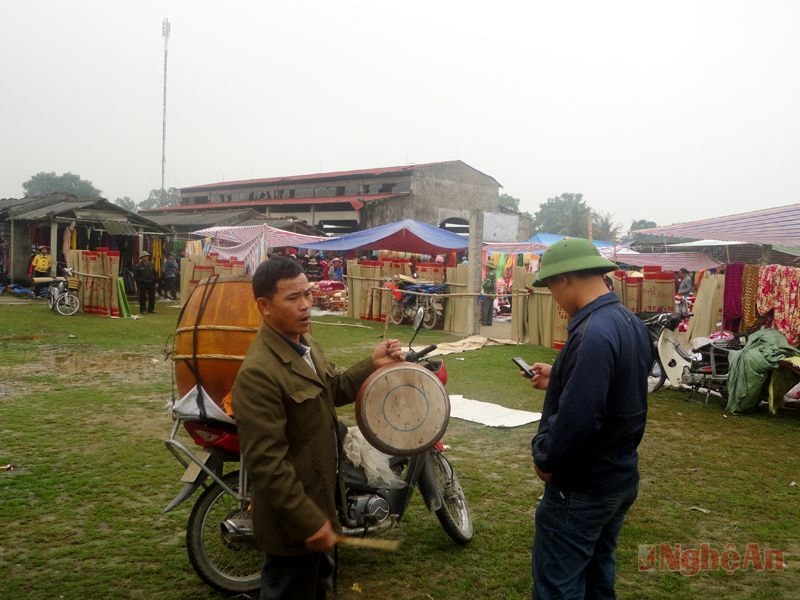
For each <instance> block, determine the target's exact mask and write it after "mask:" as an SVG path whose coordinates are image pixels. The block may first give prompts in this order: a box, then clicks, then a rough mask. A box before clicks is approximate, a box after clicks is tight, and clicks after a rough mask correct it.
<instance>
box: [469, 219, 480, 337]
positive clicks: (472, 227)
mask: <svg viewBox="0 0 800 600" xmlns="http://www.w3.org/2000/svg"><path fill="white" fill-rule="evenodd" d="M482 249H483V212H481V211H480V210H473V211H470V215H469V279H468V280H467V292H469V293H474V294H477V293H478V291H479V290H480V284H481V261H482V259H483V252H482ZM476 297H477V296H476ZM480 310H481V307H480V304H479V303H478V302H474V303H473V304H472V310H471V311H468V312H467V315H469V316H468V319H471V320H472V322H471V323H467V327H466V330H467V331H468V332H471V334H472V335H476V334H477V333H478V324H479V323H480Z"/></svg>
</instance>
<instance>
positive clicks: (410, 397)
mask: <svg viewBox="0 0 800 600" xmlns="http://www.w3.org/2000/svg"><path fill="white" fill-rule="evenodd" d="M449 419H450V398H449V397H448V395H447V390H445V388H444V385H442V382H441V381H439V379H438V378H437V377H436V375H434V374H433V373H431V372H430V371H429V370H428V369H426V368H424V367H421V366H419V365H417V364H414V363H407V362H403V363H397V364H393V365H387V366H385V367H381V368H380V369H378V370H377V371H375V372H374V373H372V375H370V376H369V377H367V379H366V380H365V381H364V383H363V384H362V385H361V389H360V390H359V391H358V395H357V396H356V421H357V423H358V428H359V429H360V430H361V433H363V434H364V437H365V438H366V439H367V441H368V442H369V443H370V444H372V445H373V446H375V447H376V448H377V449H378V450H380V451H381V452H385V453H386V454H392V455H395V456H398V455H399V456H407V455H411V454H418V453H420V452H424V451H425V450H427V449H428V448H430V447H431V446H433V445H434V444H435V443H436V442H438V441H439V439H440V438H441V437H442V435H444V432H445V430H446V429H447V422H448V420H449Z"/></svg>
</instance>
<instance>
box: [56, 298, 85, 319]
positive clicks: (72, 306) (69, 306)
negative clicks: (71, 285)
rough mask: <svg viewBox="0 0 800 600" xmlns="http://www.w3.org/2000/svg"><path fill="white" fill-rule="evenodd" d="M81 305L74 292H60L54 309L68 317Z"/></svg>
mask: <svg viewBox="0 0 800 600" xmlns="http://www.w3.org/2000/svg"><path fill="white" fill-rule="evenodd" d="M80 307H81V301H80V300H79V299H78V297H77V296H76V295H75V294H70V293H66V294H61V295H60V296H59V297H58V300H56V311H58V314H60V315H64V316H65V317H70V316H72V315H74V314H75V313H76V312H78V310H79V309H80Z"/></svg>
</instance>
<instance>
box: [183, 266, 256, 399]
mask: <svg viewBox="0 0 800 600" xmlns="http://www.w3.org/2000/svg"><path fill="white" fill-rule="evenodd" d="M260 325H261V313H259V312H258V307H257V306H256V302H255V299H254V298H253V286H252V281H251V278H250V277H248V276H244V275H228V276H219V277H217V276H214V277H209V278H208V279H204V280H202V281H201V282H200V283H199V284H198V286H197V287H196V288H195V289H194V290H193V291H192V293H191V295H190V296H189V299H188V300H187V301H186V304H185V305H184V307H183V310H182V311H181V314H180V316H179V317H178V328H177V330H176V331H175V353H174V355H173V357H172V359H173V361H174V363H175V382H176V384H177V387H178V394H179V395H180V396H183V395H184V394H186V393H187V392H188V391H189V390H191V389H192V387H193V386H194V385H195V384H199V385H202V387H203V389H204V390H205V391H206V392H207V393H208V395H209V396H211V399H212V400H214V402H216V403H217V404H220V405H221V404H222V399H223V397H224V396H225V395H226V394H227V393H228V392H230V391H231V388H233V381H234V379H236V373H238V371H239V367H240V366H241V364H242V360H244V357H245V355H246V354H247V349H248V348H249V347H250V343H251V342H252V341H253V339H254V338H255V335H256V332H257V331H258V328H259V326H260Z"/></svg>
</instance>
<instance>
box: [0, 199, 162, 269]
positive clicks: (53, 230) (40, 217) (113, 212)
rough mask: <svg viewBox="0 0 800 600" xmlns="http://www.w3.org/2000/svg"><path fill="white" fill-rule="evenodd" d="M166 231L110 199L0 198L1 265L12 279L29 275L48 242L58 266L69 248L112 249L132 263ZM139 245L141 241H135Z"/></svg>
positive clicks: (123, 261)
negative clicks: (38, 249)
mask: <svg viewBox="0 0 800 600" xmlns="http://www.w3.org/2000/svg"><path fill="white" fill-rule="evenodd" d="M171 234H172V232H171V230H170V229H169V228H167V227H164V226H162V225H159V224H158V223H154V222H153V221H151V220H150V219H148V218H147V217H143V216H141V215H137V214H136V213H133V212H130V211H128V210H125V209H124V208H122V207H121V206H118V205H116V204H114V203H112V202H109V201H108V200H106V199H105V198H77V197H75V196H73V195H72V194H66V193H59V192H56V193H52V194H48V195H47V196H42V197H38V196H37V197H25V198H2V199H0V264H1V265H2V266H3V270H4V271H5V272H6V273H8V276H9V278H10V279H11V280H14V279H17V278H24V277H26V276H27V272H28V264H29V262H30V257H31V250H32V248H33V247H34V246H37V245H40V244H45V245H47V246H49V247H50V250H51V254H52V255H53V257H54V259H55V260H54V261H53V265H52V267H51V275H53V276H54V275H56V262H57V261H60V260H61V261H63V257H64V256H65V255H66V253H67V250H70V249H73V250H74V249H78V250H92V249H94V248H95V247H98V246H109V247H113V249H115V250H119V251H120V257H121V259H122V264H126V262H127V263H128V264H130V261H131V260H132V259H133V257H132V254H133V252H134V248H136V247H141V246H142V243H143V241H144V238H145V237H146V236H148V237H151V236H156V237H167V236H170V235H171ZM135 242H138V243H135Z"/></svg>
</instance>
